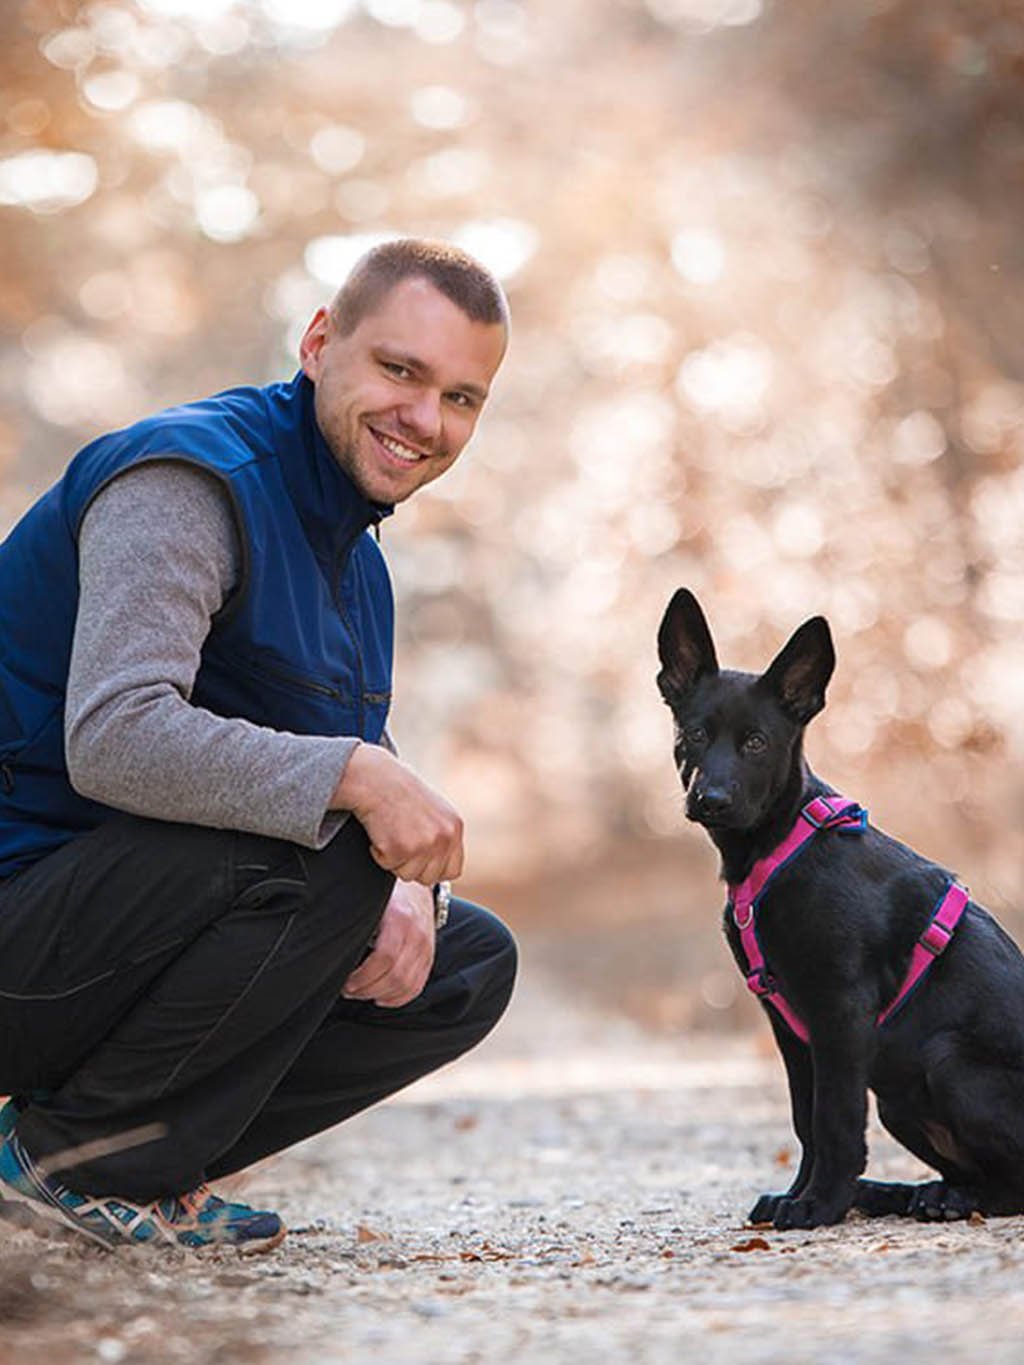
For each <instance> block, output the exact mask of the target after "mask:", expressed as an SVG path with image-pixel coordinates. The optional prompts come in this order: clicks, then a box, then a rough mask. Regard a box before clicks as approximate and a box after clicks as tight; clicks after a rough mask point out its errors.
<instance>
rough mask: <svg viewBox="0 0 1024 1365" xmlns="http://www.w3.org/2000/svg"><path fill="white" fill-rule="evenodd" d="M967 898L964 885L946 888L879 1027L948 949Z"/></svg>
mask: <svg viewBox="0 0 1024 1365" xmlns="http://www.w3.org/2000/svg"><path fill="white" fill-rule="evenodd" d="M968 899H969V897H968V891H967V888H966V887H964V886H961V885H960V883H959V882H950V884H949V886H947V887H946V890H945V892H944V893H943V895H942V897H941V898H940V900H939V903H938V905H937V906H936V907H935V910H934V912H933V914H932V917H931V919H930V920H929V921H928V924H927V926H926V927H925V931H924V933H923V934H922V935H921V937H920V938H919V939H918V940H917V942H916V943H915V944H914V951H913V952H912V953H911V954H910V966H909V967H908V968H907V974H906V976H905V977H904V978H903V984H902V985H901V986H900V988H899V990H898V991H897V992H896V997H895V999H894V1000H892V1001H891V1002H890V1003H889V1004H888V1005H886V1007H885V1009H884V1010H883V1011H882V1013H881V1014H880V1015H879V1016H878V1018H877V1019H876V1020H875V1023H876V1024H877V1025H878V1026H879V1027H880V1026H881V1025H882V1024H884V1023H885V1021H886V1020H887V1019H890V1018H891V1017H892V1016H893V1015H894V1014H895V1013H896V1011H897V1010H898V1009H899V1008H900V1006H901V1005H902V1004H903V1003H904V1002H905V1001H906V998H907V996H908V995H909V994H910V992H911V991H912V990H913V989H914V987H915V986H916V985H917V983H918V982H919V981H920V980H921V978H922V976H924V974H925V972H927V970H928V968H929V967H930V966H931V965H932V963H933V962H934V961H935V959H936V958H937V957H938V956H939V955H940V954H942V953H944V952H945V951H946V949H947V948H948V947H949V944H950V940H951V939H952V937H953V934H954V932H955V930H956V927H957V925H958V924H959V923H960V920H961V919H962V917H963V913H964V911H965V910H966V909H967V901H968Z"/></svg>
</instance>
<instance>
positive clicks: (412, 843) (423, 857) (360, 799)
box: [331, 744, 463, 886]
mask: <svg viewBox="0 0 1024 1365" xmlns="http://www.w3.org/2000/svg"><path fill="white" fill-rule="evenodd" d="M331 809H332V810H350V811H351V812H352V813H353V815H355V817H356V819H357V820H358V821H359V823H360V824H361V825H362V826H363V828H364V829H365V830H366V832H367V834H368V835H369V836H370V851H371V853H372V854H373V856H374V858H375V859H376V860H377V862H378V863H379V864H380V865H381V867H383V868H386V869H387V871H388V872H393V873H394V874H395V876H396V877H399V878H401V880H402V881H406V882H421V883H422V884H423V885H424V886H433V885H434V883H435V882H448V881H454V879H455V878H456V877H458V876H459V874H460V873H461V871H462V858H463V852H462V820H461V818H460V816H459V814H458V812H457V811H456V810H455V809H454V807H452V806H451V805H449V804H448V802H447V801H446V800H445V799H444V797H443V796H442V795H441V793H440V792H436V791H434V789H433V788H432V787H428V786H427V784H426V783H425V782H424V781H423V780H422V779H421V778H419V777H417V776H416V774H415V773H414V772H413V770H412V769H411V768H408V767H406V765H405V764H404V763H402V762H401V761H400V760H399V759H397V758H395V757H394V755H393V754H390V753H389V752H388V751H387V749H382V748H380V747H379V746H378V745H376V744H360V745H359V746H358V747H357V749H356V750H355V752H354V753H353V754H352V757H351V758H350V759H349V761H348V766H347V767H346V769H345V772H344V774H343V775H342V778H341V781H340V782H339V783H338V785H337V787H336V788H335V790H334V795H333V796H332V797H331Z"/></svg>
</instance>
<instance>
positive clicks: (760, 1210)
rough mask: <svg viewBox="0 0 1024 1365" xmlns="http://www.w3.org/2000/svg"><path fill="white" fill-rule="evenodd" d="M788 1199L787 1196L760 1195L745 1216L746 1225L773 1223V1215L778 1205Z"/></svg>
mask: <svg viewBox="0 0 1024 1365" xmlns="http://www.w3.org/2000/svg"><path fill="white" fill-rule="evenodd" d="M788 1198H790V1196H789V1195H787V1194H762V1196H761V1198H760V1199H759V1200H758V1201H757V1203H756V1204H755V1205H754V1207H753V1208H752V1209H751V1210H750V1212H749V1213H748V1214H747V1222H748V1223H774V1222H775V1214H776V1211H777V1210H778V1207H779V1205H780V1204H781V1203H782V1201H783V1200H784V1199H788Z"/></svg>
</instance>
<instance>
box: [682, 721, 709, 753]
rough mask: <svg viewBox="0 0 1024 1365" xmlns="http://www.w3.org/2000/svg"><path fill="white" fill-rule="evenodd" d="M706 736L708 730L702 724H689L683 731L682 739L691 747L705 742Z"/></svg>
mask: <svg viewBox="0 0 1024 1365" xmlns="http://www.w3.org/2000/svg"><path fill="white" fill-rule="evenodd" d="M707 738H708V732H707V731H706V730H705V729H704V726H703V725H691V726H689V727H688V728H687V729H686V730H684V731H683V739H684V740H685V741H686V743H687V744H689V745H690V746H691V747H693V748H696V747H697V745H699V744H706V743H707Z"/></svg>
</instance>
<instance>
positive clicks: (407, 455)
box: [370, 427, 426, 464]
mask: <svg viewBox="0 0 1024 1365" xmlns="http://www.w3.org/2000/svg"><path fill="white" fill-rule="evenodd" d="M370 431H371V432H372V433H373V435H374V437H376V439H377V441H378V442H379V443H380V444H381V445H382V446H383V447H384V449H385V450H386V451H387V453H388V454H389V455H391V456H393V457H394V458H395V459H396V460H400V461H401V463H402V464H416V463H417V462H418V461H419V460H425V459H426V455H425V454H424V452H423V451H420V450H413V448H412V446H407V445H406V444H405V443H404V442H403V441H399V440H398V439H397V437H395V436H389V435H388V434H387V433H386V432H383V431H377V430H376V428H375V427H371V428H370Z"/></svg>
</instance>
